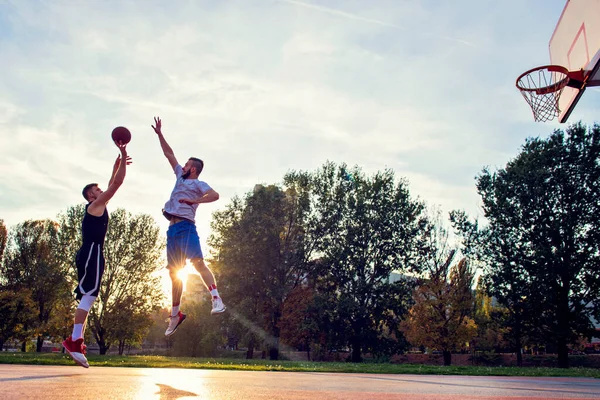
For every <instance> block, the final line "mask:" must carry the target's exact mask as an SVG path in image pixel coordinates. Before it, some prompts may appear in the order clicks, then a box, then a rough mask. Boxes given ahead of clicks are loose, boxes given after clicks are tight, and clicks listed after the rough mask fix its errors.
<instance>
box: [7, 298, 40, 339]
mask: <svg viewBox="0 0 600 400" xmlns="http://www.w3.org/2000/svg"><path fill="white" fill-rule="evenodd" d="M37 315H38V313H37V305H36V304H35V303H34V302H33V296H32V293H31V291H30V290H29V289H27V288H25V289H19V290H11V289H7V288H3V287H2V288H1V290H0V351H2V348H3V347H4V343H5V342H6V341H7V340H9V339H16V340H19V341H24V340H26V339H28V338H29V337H31V334H30V333H28V332H27V331H26V329H25V327H27V326H33V325H35V322H36V320H37Z"/></svg>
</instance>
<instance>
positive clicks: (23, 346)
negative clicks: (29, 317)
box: [21, 340, 27, 353]
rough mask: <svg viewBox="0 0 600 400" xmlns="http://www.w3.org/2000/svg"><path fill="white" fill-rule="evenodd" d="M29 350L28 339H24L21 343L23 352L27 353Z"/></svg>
mask: <svg viewBox="0 0 600 400" xmlns="http://www.w3.org/2000/svg"><path fill="white" fill-rule="evenodd" d="M26 351H27V341H26V340H24V341H23V343H21V352H22V353H25V352H26Z"/></svg>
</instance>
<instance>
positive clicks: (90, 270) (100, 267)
mask: <svg viewBox="0 0 600 400" xmlns="http://www.w3.org/2000/svg"><path fill="white" fill-rule="evenodd" d="M75 265H77V287H76V288H75V294H76V295H77V299H78V300H79V299H81V298H82V297H83V295H84V294H85V295H89V296H94V297H98V292H99V291H100V283H101V282H102V275H103V274H104V251H103V249H102V246H100V245H99V244H97V243H88V244H84V245H83V246H81V249H79V251H78V252H77V255H76V256H75Z"/></svg>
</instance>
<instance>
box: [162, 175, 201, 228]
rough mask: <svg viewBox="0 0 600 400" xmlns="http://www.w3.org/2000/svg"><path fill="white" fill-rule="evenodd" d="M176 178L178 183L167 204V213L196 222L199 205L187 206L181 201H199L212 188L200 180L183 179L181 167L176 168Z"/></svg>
mask: <svg viewBox="0 0 600 400" xmlns="http://www.w3.org/2000/svg"><path fill="white" fill-rule="evenodd" d="M174 172H175V176H176V177H177V181H176V182H175V187H174V188H173V191H172V192H171V198H170V199H169V201H167V202H166V203H165V211H166V212H168V213H169V214H171V215H175V216H177V217H181V218H186V219H189V220H190V221H194V222H195V221H196V209H197V208H198V204H193V205H191V206H190V205H187V204H185V203H180V202H179V200H181V199H189V200H198V199H200V198H201V197H202V196H204V195H205V194H206V192H208V191H209V190H211V189H212V188H211V187H210V186H208V184H207V183H206V182H203V181H199V180H198V179H183V178H182V177H181V175H182V174H183V168H182V167H181V165H178V166H176V167H175V171H174Z"/></svg>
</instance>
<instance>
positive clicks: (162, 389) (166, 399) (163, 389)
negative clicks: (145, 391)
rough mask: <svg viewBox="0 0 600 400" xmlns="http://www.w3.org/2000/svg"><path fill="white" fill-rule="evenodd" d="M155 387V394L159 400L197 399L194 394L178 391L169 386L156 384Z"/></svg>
mask: <svg viewBox="0 0 600 400" xmlns="http://www.w3.org/2000/svg"><path fill="white" fill-rule="evenodd" d="M156 386H158V392H157V393H156V394H158V395H159V396H160V397H159V398H160V400H176V399H179V398H181V397H198V395H197V394H196V393H192V392H187V391H185V390H179V389H176V388H174V387H172V386H169V385H162V384H160V383H157V384H156Z"/></svg>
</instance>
